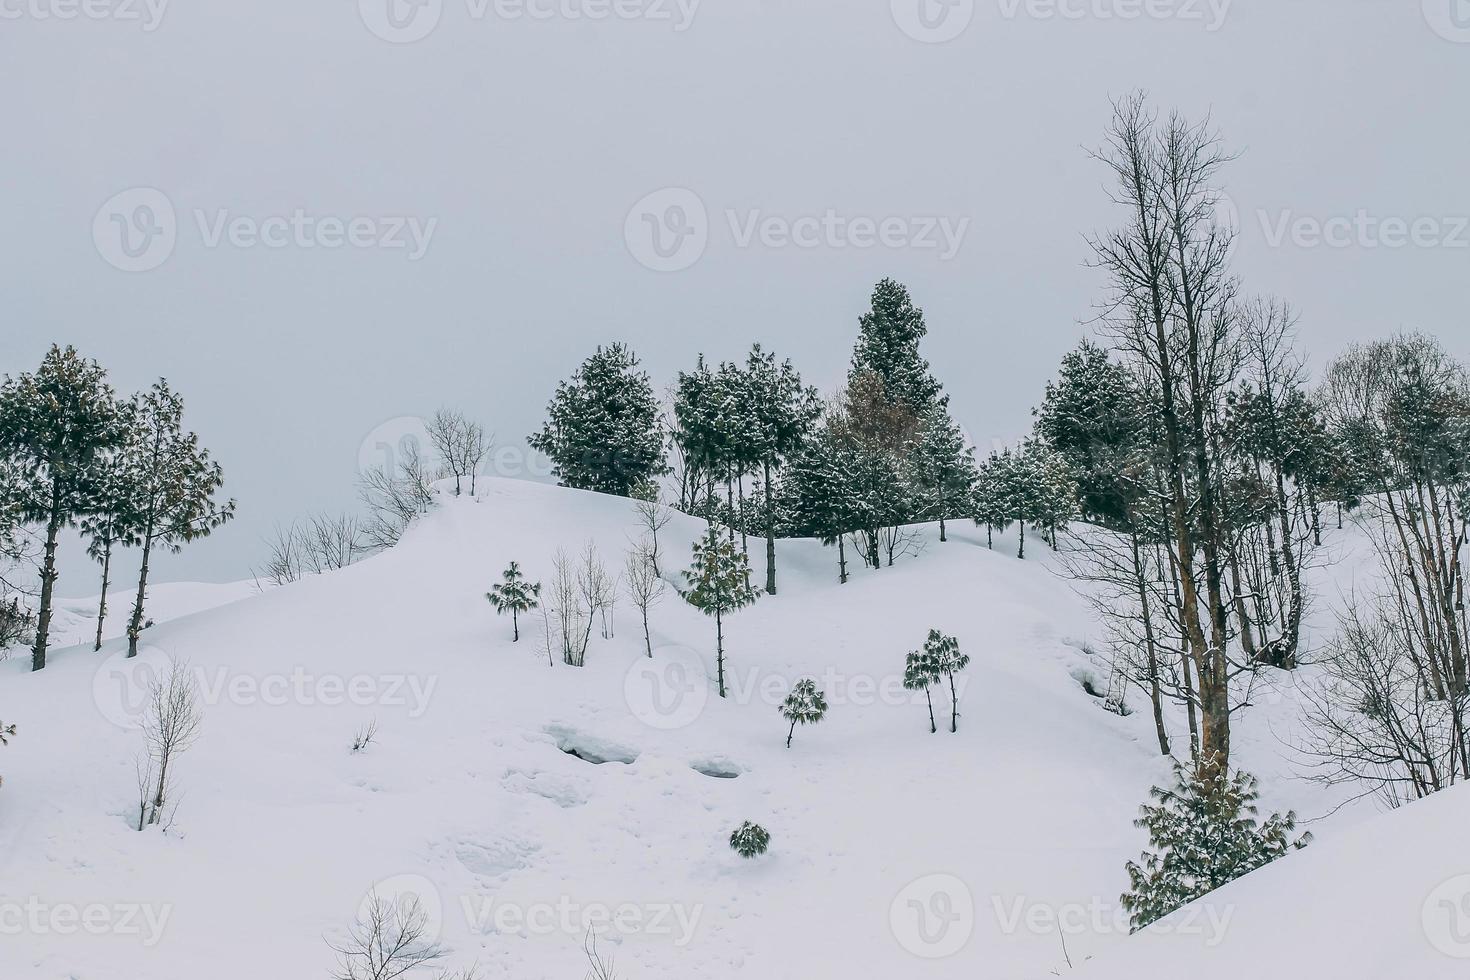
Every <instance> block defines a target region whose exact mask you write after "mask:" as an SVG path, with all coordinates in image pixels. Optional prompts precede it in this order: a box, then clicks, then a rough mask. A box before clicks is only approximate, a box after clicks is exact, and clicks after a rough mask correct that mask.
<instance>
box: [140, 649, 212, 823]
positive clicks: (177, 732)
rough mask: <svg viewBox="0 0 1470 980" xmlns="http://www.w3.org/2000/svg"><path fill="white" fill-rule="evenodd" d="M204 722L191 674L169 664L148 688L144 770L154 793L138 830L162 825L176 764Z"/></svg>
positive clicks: (174, 663)
mask: <svg viewBox="0 0 1470 980" xmlns="http://www.w3.org/2000/svg"><path fill="white" fill-rule="evenodd" d="M203 721H204V715H203V710H202V709H201V707H200V705H199V687H198V684H196V683H195V680H194V674H193V672H192V671H191V670H190V668H189V666H188V664H186V663H183V662H181V661H177V660H175V661H171V662H170V664H169V669H168V673H167V674H165V675H164V676H163V677H162V678H160V679H158V680H155V681H154V682H153V683H152V684H151V685H150V688H149V693H148V707H147V710H146V711H145V713H144V715H143V738H144V740H145V742H146V744H147V751H148V755H147V758H148V765H147V770H148V775H149V776H150V777H151V778H152V782H153V790H152V792H151V793H150V794H149V798H145V800H146V801H145V802H144V804H143V805H142V807H141V808H140V810H141V812H140V813H139V819H138V829H139V830H142V829H144V828H145V827H148V826H153V825H156V824H159V823H162V822H163V820H164V818H165V815H166V811H167V807H168V805H169V803H170V802H171V800H172V798H173V789H174V766H175V763H176V762H177V761H178V757H179V755H180V754H182V753H183V752H184V751H185V750H187V749H188V748H189V747H190V746H191V745H193V744H194V741H195V740H196V739H197V738H198V737H199V728H200V726H201V725H202V724H203Z"/></svg>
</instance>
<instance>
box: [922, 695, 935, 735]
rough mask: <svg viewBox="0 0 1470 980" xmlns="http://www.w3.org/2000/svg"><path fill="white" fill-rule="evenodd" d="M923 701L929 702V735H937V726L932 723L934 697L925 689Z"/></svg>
mask: <svg viewBox="0 0 1470 980" xmlns="http://www.w3.org/2000/svg"><path fill="white" fill-rule="evenodd" d="M924 700H925V701H928V702H929V734H930V735H935V734H938V732H939V726H938V725H937V724H935V722H934V696H933V695H932V694H930V693H929V688H927V687H925V688H924Z"/></svg>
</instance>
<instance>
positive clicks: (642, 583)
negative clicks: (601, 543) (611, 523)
mask: <svg viewBox="0 0 1470 980" xmlns="http://www.w3.org/2000/svg"><path fill="white" fill-rule="evenodd" d="M623 586H624V588H625V589H626V590H627V592H628V598H629V599H630V600H632V603H633V608H635V609H637V610H638V614H639V616H640V617H641V618H642V620H643V648H644V650H645V651H646V652H647V653H648V655H649V656H650V657H651V656H653V638H652V636H651V635H650V633H649V629H648V610H649V609H650V608H652V607H653V606H655V605H657V604H658V601H659V600H660V599H661V598H662V597H663V593H664V580H663V579H662V578H660V577H659V574H658V564H657V559H655V558H654V551H653V545H652V544H651V542H650V541H649V539H647V538H645V539H644V540H643V541H642V542H640V543H639V544H637V545H634V546H633V548H632V549H631V550H630V551H629V552H628V556H627V559H626V567H625V568H624V571H623Z"/></svg>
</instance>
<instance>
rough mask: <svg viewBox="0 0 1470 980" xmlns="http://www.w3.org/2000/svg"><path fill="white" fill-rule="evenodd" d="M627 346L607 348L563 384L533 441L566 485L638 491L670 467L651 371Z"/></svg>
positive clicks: (604, 490) (605, 490)
mask: <svg viewBox="0 0 1470 980" xmlns="http://www.w3.org/2000/svg"><path fill="white" fill-rule="evenodd" d="M637 368H638V358H637V357H636V356H635V355H634V354H633V352H632V351H631V350H629V349H628V348H627V347H626V346H625V345H623V344H613V345H612V346H610V347H605V348H604V347H599V348H597V351H596V352H595V353H594V354H593V355H592V356H591V357H589V358H587V360H586V361H584V362H582V365H581V367H579V368H578V369H577V372H576V374H574V375H573V376H572V378H571V380H569V381H563V382H562V383H561V384H559V385H557V389H556V394H555V396H554V397H553V398H552V400H551V404H550V405H549V406H548V407H547V413H548V418H547V420H546V423H545V424H544V425H543V426H542V429H541V431H540V432H539V433H536V434H534V435H532V436H531V437H530V438H529V439H528V440H527V441H528V442H529V443H530V445H531V448H532V449H536V450H538V451H540V452H543V453H545V454H546V455H547V456H549V457H550V458H551V461H552V463H553V464H554V469H553V472H555V473H556V475H557V476H558V478H560V480H561V484H562V486H567V487H575V488H577V489H580V490H596V491H598V492H600V493H611V494H617V495H619V496H623V497H628V496H632V495H633V494H634V493H635V492H637V491H638V490H640V489H642V488H644V487H645V486H646V485H647V484H648V483H649V481H651V480H653V479H654V478H656V477H659V476H662V475H663V474H665V473H667V472H668V466H667V464H666V462H665V453H664V431H663V422H662V420H661V419H660V416H659V409H658V400H657V399H656V398H655V397H654V393H653V385H652V384H651V382H650V381H649V378H648V374H647V373H646V372H643V371H639V370H638V369H637Z"/></svg>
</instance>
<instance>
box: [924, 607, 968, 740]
mask: <svg viewBox="0 0 1470 980" xmlns="http://www.w3.org/2000/svg"><path fill="white" fill-rule="evenodd" d="M922 657H923V661H922V662H923V663H924V664H925V665H927V666H928V668H929V670H930V671H931V672H932V675H933V678H934V681H936V682H937V681H939V680H940V679H948V681H949V698H950V712H949V730H950V732H951V733H954V732H957V731H959V730H960V695H959V690H958V689H957V688H956V687H955V683H954V675H955V674H956V673H957V672H959V671H961V670H964V669H965V668H966V667H968V666H970V657H969V655H968V654H965V653H961V652H960V641H959V640H958V639H956V638H955V637H953V636H945V635H944V634H943V633H941V632H939V631H938V630H930V631H929V638H928V639H927V640H925V641H924V650H923V653H922Z"/></svg>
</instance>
